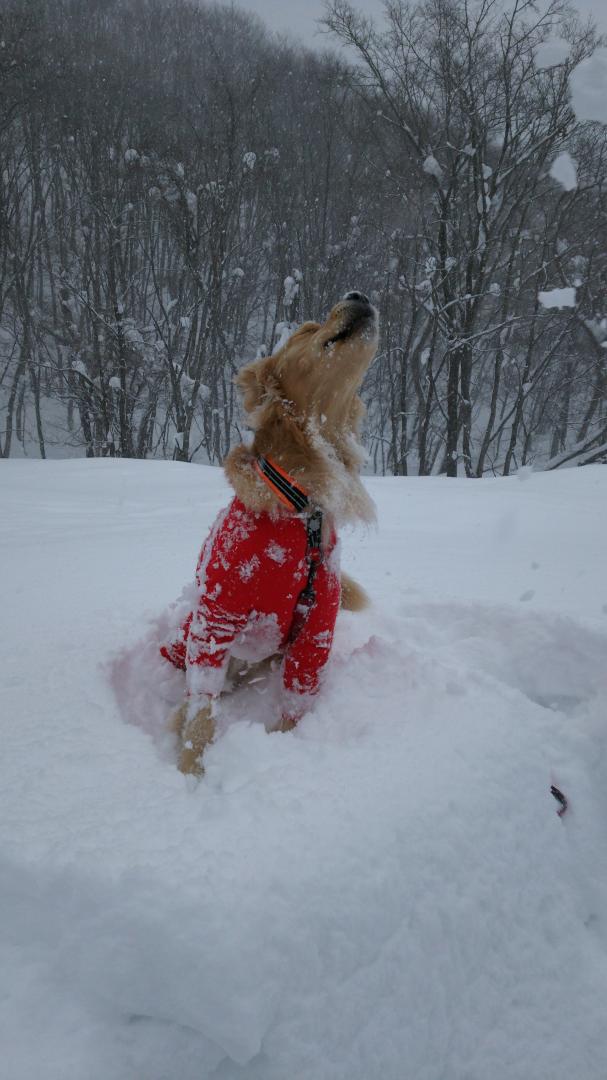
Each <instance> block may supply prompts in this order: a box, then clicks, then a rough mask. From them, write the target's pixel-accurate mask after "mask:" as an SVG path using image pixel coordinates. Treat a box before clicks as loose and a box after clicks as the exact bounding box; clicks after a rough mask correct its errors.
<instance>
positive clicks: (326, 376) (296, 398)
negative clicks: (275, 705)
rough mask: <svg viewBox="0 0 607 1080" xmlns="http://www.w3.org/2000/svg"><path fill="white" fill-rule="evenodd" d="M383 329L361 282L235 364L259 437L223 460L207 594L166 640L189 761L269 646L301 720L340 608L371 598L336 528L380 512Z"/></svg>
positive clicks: (292, 710)
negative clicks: (373, 490)
mask: <svg viewBox="0 0 607 1080" xmlns="http://www.w3.org/2000/svg"><path fill="white" fill-rule="evenodd" d="M377 338H378V320H377V312H376V310H375V308H374V307H373V306H372V305H371V304H370V302H369V300H368V299H367V297H366V296H365V295H364V294H363V293H360V292H349V293H347V294H346V295H345V296H344V298H343V299H342V300H340V301H339V303H337V304H336V305H335V307H333V309H332V310H331V312H330V313H329V316H328V318H327V319H326V321H325V322H323V323H315V322H307V323H304V325H303V326H301V327H300V328H299V329H298V330H297V331H296V332H295V333H294V334H293V335H292V336H291V337H290V338H289V339H288V340H287V341H286V343H285V344H284V345H283V346H282V347H281V348H280V349H279V350H278V351H277V352H276V353H274V354H273V355H272V356H267V357H263V358H261V359H259V360H255V361H254V362H253V363H250V364H247V365H246V366H245V367H243V368H242V369H241V371H240V372H239V373H238V375H237V377H236V383H237V385H238V387H239V388H240V390H241V391H242V393H243V399H244V410H245V413H246V415H247V420H248V424H249V427H250V429H251V431H252V441H251V442H250V443H249V444H248V445H245V444H244V443H243V444H241V445H239V446H236V447H235V448H234V449H233V450H232V451H231V452H230V454H229V455H228V457H227V459H226V461H225V464H224V469H225V473H226V476H227V479H228V480H229V482H230V484H231V486H232V488H233V489H234V493H235V494H234V498H233V500H232V503H231V504H230V506H229V507H228V508H227V509H226V510H224V511H223V512H222V514H220V515H219V518H218V519H217V521H216V522H215V525H214V526H213V528H212V530H211V533H210V534H209V537H208V538H207V540H206V542H205V545H204V546H203V549H202V552H201V555H200V560H199V564H198V569H197V595H198V598H199V603H198V608H196V609H195V610H194V611H193V612H192V613H191V614H190V616H189V618H188V619H187V620H186V623H185V624H184V625H183V627H182V628H181V630H180V632H179V634H178V635H177V640H176V641H174V642H172V643H171V644H169V645H166V646H163V648H162V650H161V651H162V654H163V656H164V657H165V658H166V659H167V660H170V661H171V662H172V663H174V664H176V665H177V666H178V667H183V668H184V669H185V670H186V683H187V698H186V701H185V702H184V704H183V705H182V706H181V707H180V709H179V710H178V711H177V713H176V715H175V716H174V718H173V722H172V726H173V728H174V730H175V731H176V733H177V735H178V738H179V743H180V751H179V768H180V769H181V771H182V772H184V773H195V774H200V773H201V772H202V771H203V766H202V755H203V752H204V750H205V747H206V746H207V745H208V744H209V743H210V742H212V740H213V738H214V736H215V731H216V726H215V716H214V713H215V708H214V706H215V703H216V701H217V698H218V697H219V695H220V694H221V693H222V692H223V691H224V689H225V688H226V687H229V688H231V689H233V688H234V686H235V685H237V684H242V681H243V678H244V681H245V682H246V681H247V679H248V678H250V677H253V676H255V675H256V673H257V672H258V670H259V664H260V663H261V664H267V663H268V657H270V658H275V657H276V656H279V657H280V658H281V660H280V662H281V663H282V665H283V693H284V708H283V713H282V717H281V718H280V722H279V725H278V727H277V730H280V731H288V730H290V729H291V728H293V727H294V726H295V724H296V723H297V721H298V720H299V719H300V717H301V716H302V715H303V714H304V712H305V711H306V709H307V708H308V707H309V706H310V704H311V701H312V698H313V696H314V694H315V693H316V692H317V691H318V678H319V675H320V672H321V671H322V668H323V667H324V664H325V663H326V660H327V659H328V655H329V651H330V647H331V642H332V637H333V627H334V622H335V617H336V614H337V608H338V607H339V606H340V604H341V606H342V607H343V608H346V609H348V610H360V609H361V608H362V607H364V606H365V604H366V595H365V593H364V591H363V590H362V589H361V588H360V587H359V586H358V585H357V584H356V582H354V581H352V579H350V578H348V577H347V576H346V575H341V576H340V572H339V563H338V546H337V535H336V530H337V528H338V527H339V526H340V525H341V524H343V523H345V522H355V521H366V522H368V521H371V520H373V518H374V506H373V503H372V501H371V499H370V497H369V495H368V494H367V492H366V490H365V488H364V487H363V484H362V482H361V480H360V477H359V469H360V464H361V461H362V458H363V453H362V451H361V447H360V443H359V441H358V436H359V429H360V423H361V419H362V416H363V411H364V409H363V404H362V402H361V400H360V398H359V396H358V391H359V389H360V386H361V383H362V380H363V378H364V375H365V372H366V371H367V369H368V367H369V365H370V363H371V361H372V360H373V358H374V356H375V352H376V349H377ZM252 646H253V647H252ZM247 672H248V674H247ZM243 673H244V675H243ZM239 680H240V683H239Z"/></svg>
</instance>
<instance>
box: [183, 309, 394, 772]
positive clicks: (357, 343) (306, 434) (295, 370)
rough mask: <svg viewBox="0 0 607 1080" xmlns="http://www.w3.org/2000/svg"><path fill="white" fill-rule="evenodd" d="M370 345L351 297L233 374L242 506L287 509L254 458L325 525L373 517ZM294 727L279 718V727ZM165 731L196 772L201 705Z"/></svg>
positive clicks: (347, 587) (228, 466)
mask: <svg viewBox="0 0 607 1080" xmlns="http://www.w3.org/2000/svg"><path fill="white" fill-rule="evenodd" d="M350 297H352V298H354V297H357V299H351V298H350ZM376 348H377V317H376V313H375V311H374V309H373V308H371V306H370V305H369V303H368V302H367V301H366V300H365V298H360V294H355V293H353V294H348V296H347V297H346V298H344V300H342V301H340V302H339V303H338V304H336V305H335V307H334V308H333V309H332V311H331V312H330V314H329V317H328V319H327V320H326V322H324V323H322V324H321V323H313V322H308V323H304V325H303V326H301V327H300V328H299V329H298V330H297V331H296V332H295V333H294V334H293V335H292V336H291V337H290V338H289V339H288V341H287V342H286V343H285V344H284V345H283V346H282V348H281V349H279V350H278V352H276V353H274V354H273V355H272V356H267V357H263V358H262V359H260V360H255V361H254V362H253V363H251V364H247V365H246V367H243V368H242V369H241V370H240V372H239V373H238V375H237V376H236V384H237V385H238V386H239V388H240V389H241V390H242V392H243V398H244V402H243V403H244V409H245V412H246V414H247V418H248V422H249V426H250V428H251V429H252V431H253V441H252V445H251V446H248V447H247V446H245V445H244V444H241V445H239V446H237V447H235V448H234V449H233V450H232V451H231V452H230V454H229V455H228V457H227V459H226V461H225V465H224V468H225V473H226V476H227V478H228V480H229V481H230V483H231V485H232V487H233V488H234V491H235V492H236V494H237V496H238V498H239V499H240V500H241V502H243V503H244V505H245V506H247V507H248V508H249V509H251V510H255V511H266V512H269V513H271V514H275V515H280V514H284V513H289V512H290V511H289V510H288V509H286V508H285V507H284V506H283V505H282V503H281V502H280V501H279V500H278V498H277V497H276V496H275V495H274V493H273V492H272V490H271V489H270V487H268V486H267V485H266V484H265V483H264V482H263V480H261V479H260V477H259V476H258V474H257V472H256V471H255V469H254V468H253V463H254V461H255V460H256V459H257V458H258V457H260V456H263V457H270V458H272V459H273V460H274V461H275V462H277V463H278V465H280V466H281V467H282V468H283V469H284V470H285V471H286V472H287V473H289V475H290V476H291V477H292V478H293V479H294V480H295V481H296V482H297V484H298V485H299V486H301V487H302V488H303V489H304V491H306V492H307V494H308V497H309V499H310V502H311V503H312V504H314V505H317V506H320V507H321V508H322V509H323V511H324V512H325V515H326V517H327V518H329V519H331V520H332V521H333V522H334V523H336V524H340V523H343V522H346V521H355V520H362V521H371V520H373V518H374V507H373V503H372V501H371V499H370V498H369V496H368V495H367V492H366V491H365V489H364V487H363V485H362V483H361V481H360V477H359V468H360V464H361V460H362V454H361V449H360V444H359V442H358V435H359V431H360V423H361V420H362V417H363V415H364V407H363V404H362V401H361V400H360V398H359V396H358V390H359V389H360V385H361V383H362V380H363V378H364V375H365V372H366V370H367V368H368V367H369V364H370V363H371V361H372V359H373V357H374V355H375V351H376ZM341 588H342V594H341V606H342V607H343V608H346V609H347V610H350V611H360V610H361V609H362V608H364V607H366V605H367V603H368V598H367V596H366V594H365V592H364V590H363V589H362V588H361V587H360V585H358V584H357V583H356V582H355V581H353V579H352V578H350V577H348V575H346V574H342V576H341ZM262 663H263V664H266V665H267V664H268V661H263V662H262ZM239 666H240V667H241V668H242V663H240V665H239ZM257 666H259V665H257ZM245 681H246V680H245ZM293 726H294V721H290V722H289V721H287V722H286V723H285V724H283V726H282V727H280V728H279V729H278V730H290V728H291V727H293ZM173 728H174V730H175V731H176V732H177V734H178V736H179V738H180V744H181V750H180V758H179V768H180V769H181V771H182V772H186V773H198V774H200V773H201V772H202V771H203V768H202V764H201V756H202V753H203V751H204V749H205V747H206V746H207V745H208V743H210V742H212V741H213V738H214V735H215V727H214V721H213V717H212V710H211V707H210V705H209V706H205V707H204V708H202V709H200V710H199V711H198V712H197V713H196V714H195V716H193V717H191V718H190V717H188V712H187V706H185V705H184V706H182V707H181V708H180V709H179V710H178V712H177V713H176V714H175V716H174V718H173Z"/></svg>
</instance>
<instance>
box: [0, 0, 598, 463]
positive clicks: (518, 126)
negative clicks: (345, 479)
mask: <svg viewBox="0 0 607 1080" xmlns="http://www.w3.org/2000/svg"><path fill="white" fill-rule="evenodd" d="M324 29H325V31H326V34H325V36H324V37H322V38H320V39H319V46H318V48H317V49H315V50H313V49H310V48H307V47H304V46H302V45H301V44H299V43H298V42H297V41H295V40H294V39H288V38H283V37H281V36H279V35H277V34H275V33H273V32H272V31H271V29H270V28H268V27H267V26H265V25H264V23H263V22H262V21H261V20H260V19H258V18H257V17H256V16H252V15H250V14H247V13H244V12H242V11H240V10H239V9H238V7H237V6H227V5H221V4H220V5H211V4H202V3H194V2H192V0H52V2H51V0H2V3H1V4H0V456H3V457H5V458H6V457H11V456H15V457H19V456H24V455H27V456H30V457H66V456H85V455H86V456H87V457H97V456H122V457H138V458H150V457H156V458H168V459H177V460H180V461H191V460H195V461H198V462H207V463H211V464H215V463H221V462H222V460H223V458H224V457H225V455H226V453H227V451H228V450H229V448H230V446H231V445H232V444H233V443H234V442H235V441H237V440H238V439H240V437H241V435H242V430H241V429H242V417H241V414H240V412H239V403H238V399H237V395H236V391H235V389H234V387H233V376H234V374H235V372H236V371H237V370H238V368H239V367H240V366H241V365H242V364H243V363H245V362H246V361H248V360H250V359H252V358H253V357H255V356H256V355H257V356H262V355H264V354H265V353H266V352H270V351H272V350H273V349H274V348H275V347H276V345H277V343H278V342H280V341H281V340H283V339H284V337H285V335H287V334H288V333H289V330H290V329H291V328H292V327H293V326H294V325H297V324H298V323H300V322H302V321H303V320H305V319H318V318H321V317H323V316H324V314H326V312H327V310H328V309H329V307H330V306H331V305H332V303H334V302H335V300H336V299H337V298H338V297H339V296H340V295H341V294H343V293H344V292H345V291H346V290H347V289H349V288H362V289H364V290H365V291H366V292H367V293H368V294H369V295H370V297H371V299H372V301H373V302H374V303H375V304H376V306H377V307H378V309H379V312H380V318H381V341H380V348H379V352H378V357H377V360H376V362H375V364H374V365H373V367H372V368H371V370H370V371H369V373H368V375H367V378H366V381H365V384H364V387H363V396H364V399H365V402H366V405H367V417H366V422H365V443H366V447H367V450H368V453H369V463H368V470H369V471H371V472H375V473H380V474H385V473H387V474H390V473H392V474H398V475H407V474H420V475H427V474H431V473H441V472H442V473H446V474H447V475H449V476H456V475H467V476H470V477H478V476H483V475H507V474H508V473H511V472H512V471H515V470H516V469H518V468H520V467H521V466H523V465H525V464H533V465H534V466H535V467H536V468H547V469H553V468H555V467H557V466H558V465H560V464H565V463H567V464H574V463H578V464H584V463H587V462H592V461H600V460H604V459H605V454H606V452H607V354H606V351H605V348H604V346H605V345H606V344H607V297H606V290H607V218H606V210H607V187H606V182H607V136H606V129H605V127H604V125H602V124H600V123H593V122H585V121H583V120H579V119H578V118H577V117H576V115H575V113H574V111H573V109H572V107H571V93H570V86H571V80H572V78H574V76H575V71H576V69H577V67H578V66H579V65H580V63H582V62H583V61H584V60H585V59H586V58H587V57H588V56H590V55H591V54H592V53H593V51H594V50H595V49H596V47H597V45H598V44H600V41H599V39H598V37H597V34H596V31H595V30H594V28H593V27H592V25H591V24H589V23H588V22H586V21H584V20H583V19H581V18H578V17H577V16H576V13H575V11H574V10H573V9H571V8H568V7H566V6H565V5H564V4H563V3H561V2H560V0H553V2H552V3H550V4H548V5H547V6H546V7H544V9H543V10H542V11H541V12H540V11H538V9H536V7H535V6H534V5H533V4H532V3H530V2H528V0H513V3H512V4H510V5H509V6H507V7H506V8H505V7H504V6H503V5H502V6H500V5H497V4H495V3H494V2H492V0H483V3H481V4H480V5H477V6H476V7H475V8H474V9H472V8H471V7H469V5H468V4H467V3H466V0H425V2H419V3H415V2H413V0H411V2H406V3H400V2H398V3H391V4H389V5H388V6H387V15H386V20H385V22H384V23H383V24H382V25H381V26H379V24H377V25H375V24H373V23H372V22H371V21H369V20H367V19H365V17H364V16H362V15H360V14H358V13H357V12H356V10H355V9H354V8H352V7H351V6H350V5H349V4H347V3H345V2H343V0H334V2H332V3H330V4H328V5H327V7H326V14H325V20H324ZM555 35H556V36H557V37H558V38H559V39H560V40H561V41H565V42H566V43H567V46H568V51H567V53H566V55H565V56H564V57H561V58H557V61H556V62H555V61H554V59H553V58H552V57H551V56H550V53H549V50H548V51H547V50H546V47H545V45H546V42H547V41H548V40H549V39H550V38H551V37H552V38H553V37H554V36H555Z"/></svg>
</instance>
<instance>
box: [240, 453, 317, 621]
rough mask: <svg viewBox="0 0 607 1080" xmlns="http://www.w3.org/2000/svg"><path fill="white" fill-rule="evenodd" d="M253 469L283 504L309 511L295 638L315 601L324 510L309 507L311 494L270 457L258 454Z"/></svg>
mask: <svg viewBox="0 0 607 1080" xmlns="http://www.w3.org/2000/svg"><path fill="white" fill-rule="evenodd" d="M253 468H254V469H255V471H256V473H257V475H258V476H259V477H260V478H261V479H262V480H263V481H264V483H265V484H267V485H268V487H269V488H270V489H271V491H273V492H274V494H275V495H276V497H277V498H278V499H280V502H281V503H283V505H284V506H288V507H289V508H290V509H291V510H294V511H295V512H296V513H298V514H301V513H302V512H303V511H304V510H309V513H308V515H307V517H306V560H307V563H308V580H307V581H306V584H305V585H304V587H303V589H302V590H301V592H300V594H299V596H298V597H297V603H296V605H295V611H294V614H293V622H292V623H291V630H290V632H289V641H294V639H295V638H296V637H297V635H298V633H299V631H300V630H301V628H302V626H303V625H304V623H305V621H306V619H307V618H308V615H309V614H310V609H311V608H312V607H313V605H314V604H315V602H316V593H315V592H314V578H315V577H316V572H317V570H318V567H319V566H320V564H321V563H322V561H323V551H322V510H321V509H320V507H318V506H315V507H313V508H310V500H309V498H308V494H307V492H306V491H304V489H303V488H300V487H299V486H298V485H297V484H296V483H295V481H294V480H293V478H292V477H291V476H289V474H288V472H285V470H284V469H282V468H281V467H280V465H277V464H276V462H275V461H272V459H271V458H268V457H258V458H256V460H255V461H254V462H253Z"/></svg>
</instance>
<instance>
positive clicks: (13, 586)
mask: <svg viewBox="0 0 607 1080" xmlns="http://www.w3.org/2000/svg"><path fill="white" fill-rule="evenodd" d="M368 487H369V490H370V492H371V494H372V495H373V497H374V498H375V500H376V502H377V505H378V510H379V528H378V530H377V531H375V530H368V531H366V532H363V533H360V532H349V533H346V534H344V535H343V537H342V540H343V562H344V566H345V568H346V569H348V570H350V571H351V572H352V573H353V574H354V575H355V576H356V577H357V578H358V579H359V580H360V581H361V582H362V583H363V584H364V585H365V587H366V588H367V589H368V591H369V592H370V593H371V595H372V597H373V599H374V607H373V609H372V610H371V611H369V612H367V613H365V614H362V615H358V616H354V615H341V616H340V618H339V620H338V632H337V636H336V644H335V649H334V654H333V657H332V661H331V664H330V669H329V672H328V675H327V679H326V683H325V687H324V690H323V693H322V695H321V696H320V698H319V699H318V703H317V705H316V707H315V709H314V711H313V713H312V714H311V715H309V716H307V717H306V718H305V720H304V721H303V722H302V723H301V724H300V726H299V728H298V729H297V731H296V732H295V733H293V734H289V735H276V734H273V735H267V734H266V733H265V731H264V728H263V720H264V718H265V717H266V716H267V714H268V712H269V711H271V708H272V704H273V701H274V699H275V695H276V693H277V687H276V686H275V685H274V684H270V685H269V686H268V685H265V684H262V685H260V686H258V687H254V688H253V689H250V690H248V691H247V692H244V693H240V694H239V695H235V696H234V697H233V698H232V699H231V700H230V701H229V704H228V705H227V706H226V709H225V712H224V728H225V730H224V732H223V735H222V737H221V739H220V740H219V741H218V742H217V743H216V745H215V746H214V747H213V748H211V750H210V752H209V753H208V758H207V774H206V776H205V778H204V779H203V780H202V781H201V782H200V783H196V782H195V781H193V780H192V779H191V778H184V777H182V776H181V775H180V774H179V773H178V772H177V771H176V769H175V767H174V761H173V759H172V753H173V751H172V747H171V745H170V740H169V739H167V737H166V736H165V735H164V734H163V731H162V726H163V724H164V720H165V717H166V715H167V713H168V711H169V710H170V707H171V703H172V702H174V701H176V700H178V698H179V695H180V693H181V683H180V678H181V676H180V674H179V673H177V672H172V671H169V670H168V669H167V667H165V666H161V665H160V664H159V662H158V661H157V652H156V639H157V638H158V636H159V634H160V633H161V632H162V630H163V628H164V627H165V626H166V624H167V620H168V618H169V615H168V614H167V612H168V609H169V605H170V604H171V602H172V601H173V600H174V599H175V598H176V597H177V596H178V595H179V593H180V591H181V589H182V587H183V585H184V584H186V583H187V582H188V581H189V580H190V579H191V577H192V574H193V569H194V564H195V559H196V555H197V551H198V548H199V546H200V542H201V540H202V539H203V536H204V534H205V531H206V529H207V528H208V526H209V524H210V523H211V521H212V519H213V517H214V515H215V513H216V512H217V510H218V509H219V508H220V507H221V506H222V505H223V504H224V503H225V501H226V499H227V497H228V492H227V487H226V485H225V484H224V481H223V479H222V476H221V473H220V472H219V471H217V470H213V469H210V468H205V467H202V466H186V465H177V464H171V463H164V462H146V463H141V462H125V461H108V460H105V461H82V460H81V461H69V462H67V461H66V462H24V461H8V462H3V463H2V464H1V466H0V505H1V506H2V514H1V517H0V541H1V551H0V575H1V577H2V581H1V593H0V595H1V596H2V612H1V616H0V621H1V627H0V634H1V638H0V650H1V651H0V656H1V657H2V664H1V668H0V692H1V700H2V713H1V717H2V752H1V756H0V793H1V794H0V972H1V975H0V1046H2V1053H1V1055H0V1076H1V1077H2V1080H34V1078H35V1080H39V1078H40V1077H42V1076H43V1077H44V1078H45V1080H206V1078H211V1077H213V1078H214V1080H237V1078H238V1080H242V1078H244V1080H286V1078H289V1080H291V1078H293V1080H342V1078H343V1080H346V1078H348V1080H375V1078H378V1080H379V1078H381V1080H488V1078H489V1077H490V1078H491V1080H547V1078H548V1077H550V1078H551V1080H571V1078H572V1077H575V1078H576V1080H604V1077H605V1075H606V1065H605V1062H606V1061H607V1029H606V1026H605V1022H604V1014H605V1001H606V1000H607V955H606V950H607V924H606V905H607V850H606V847H607V840H606V833H605V817H606V813H607V762H606V756H605V751H606V746H607V732H606V728H605V717H606V708H605V706H606V704H607V674H606V669H607V665H606V662H605V658H606V650H607V570H606V560H605V536H606V533H607V499H606V496H607V469H606V468H604V467H601V466H595V467H587V468H584V469H572V470H568V471H564V472H555V473H550V474H531V473H530V472H528V471H526V470H524V471H523V472H522V473H521V474H519V476H518V477H514V478H511V479H496V480H481V481H468V480H455V481H454V480H446V479H442V478H430V479H419V478H415V479H409V480H405V479H369V480H368ZM551 782H554V783H557V784H558V786H559V787H561V788H562V789H563V790H564V791H565V792H566V794H567V795H568V797H569V799H570V809H569V810H568V812H567V814H566V816H565V817H564V818H563V819H559V817H558V816H557V814H556V809H557V807H556V803H555V802H554V800H553V799H552V797H551V796H550V794H549V786H550V783H551Z"/></svg>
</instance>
